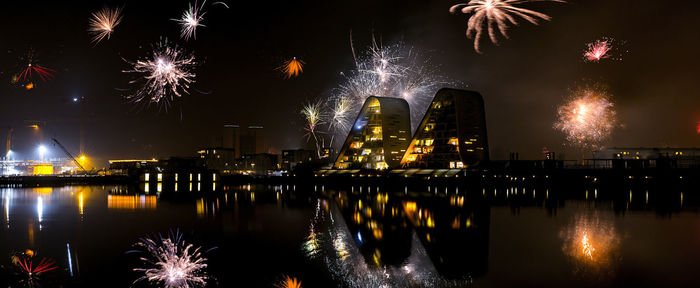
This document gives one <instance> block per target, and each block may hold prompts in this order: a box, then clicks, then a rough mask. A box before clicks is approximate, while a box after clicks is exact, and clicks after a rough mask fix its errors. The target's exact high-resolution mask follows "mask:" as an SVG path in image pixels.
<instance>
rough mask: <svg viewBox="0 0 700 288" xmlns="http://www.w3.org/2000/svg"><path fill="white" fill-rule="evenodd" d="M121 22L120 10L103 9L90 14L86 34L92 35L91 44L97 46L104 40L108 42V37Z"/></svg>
mask: <svg viewBox="0 0 700 288" xmlns="http://www.w3.org/2000/svg"><path fill="white" fill-rule="evenodd" d="M121 21H122V16H121V9H120V8H114V9H109V8H107V7H105V8H103V9H102V10H100V11H97V12H94V13H92V18H90V28H88V32H89V33H90V34H91V35H92V42H93V43H95V44H97V43H99V42H100V41H102V39H104V38H107V39H108V40H109V37H110V36H111V35H112V32H113V31H114V27H116V26H117V25H119V22H121Z"/></svg>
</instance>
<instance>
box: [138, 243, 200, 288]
mask: <svg viewBox="0 0 700 288" xmlns="http://www.w3.org/2000/svg"><path fill="white" fill-rule="evenodd" d="M136 246H137V247H138V248H140V249H143V251H141V252H142V253H143V254H144V256H142V257H140V260H141V261H142V262H143V263H144V264H146V265H147V267H146V268H134V271H137V272H142V273H143V274H144V275H143V276H141V277H140V278H138V279H136V281H134V283H137V282H139V281H143V280H146V281H148V282H151V283H153V284H156V285H158V286H160V287H166V288H185V287H188V288H189V287H204V286H205V285H206V281H207V279H208V277H207V275H206V272H205V271H204V270H205V269H206V268H207V264H206V262H207V259H206V258H204V257H203V256H202V253H201V252H200V251H199V250H200V247H197V248H195V247H194V246H193V245H192V244H187V243H185V241H184V240H182V234H180V233H177V232H175V233H170V234H169V235H168V236H167V237H163V236H159V237H158V238H157V239H155V238H148V237H146V238H141V239H140V241H139V242H138V243H136Z"/></svg>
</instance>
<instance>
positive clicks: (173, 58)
mask: <svg viewBox="0 0 700 288" xmlns="http://www.w3.org/2000/svg"><path fill="white" fill-rule="evenodd" d="M151 53H152V54H151V56H150V57H147V58H144V59H141V60H138V61H136V62H129V61H127V63H129V64H131V65H132V68H131V69H129V70H124V71H122V72H125V73H135V74H137V75H138V76H139V77H138V78H137V79H135V80H132V81H130V83H131V84H134V83H142V84H143V85H142V87H141V88H140V89H138V91H137V92H136V93H135V94H132V95H129V96H127V98H128V99H132V100H133V101H134V102H142V101H144V100H146V101H150V102H151V103H156V104H157V103H160V102H161V101H163V102H164V103H165V104H166V106H167V105H168V104H169V103H170V101H172V100H174V99H175V97H181V96H182V94H183V93H185V94H188V93H189V92H188V89H189V87H190V84H192V83H194V81H195V79H194V78H195V77H196V74H195V73H194V72H193V70H194V67H195V66H196V65H197V62H196V61H195V57H194V55H192V54H187V53H185V52H184V51H183V50H181V49H179V47H178V46H177V45H175V46H170V45H169V43H168V41H167V39H166V40H163V41H161V42H159V43H158V44H157V45H155V46H154V49H153V52H151Z"/></svg>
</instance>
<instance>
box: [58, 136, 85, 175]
mask: <svg viewBox="0 0 700 288" xmlns="http://www.w3.org/2000/svg"><path fill="white" fill-rule="evenodd" d="M51 140H53V142H55V143H56V144H57V145H58V147H61V150H63V153H65V154H66V156H68V157H69V158H70V159H71V160H73V162H74V163H75V165H78V167H79V168H80V170H83V172H85V173H87V170H85V167H83V165H80V162H78V160H76V159H75V157H73V155H71V154H70V152H68V149H66V147H63V145H61V142H58V140H57V139H56V138H51Z"/></svg>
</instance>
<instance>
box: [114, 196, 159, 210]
mask: <svg viewBox="0 0 700 288" xmlns="http://www.w3.org/2000/svg"><path fill="white" fill-rule="evenodd" d="M107 208H109V209H123V210H137V209H146V210H151V209H156V196H155V195H107Z"/></svg>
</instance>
